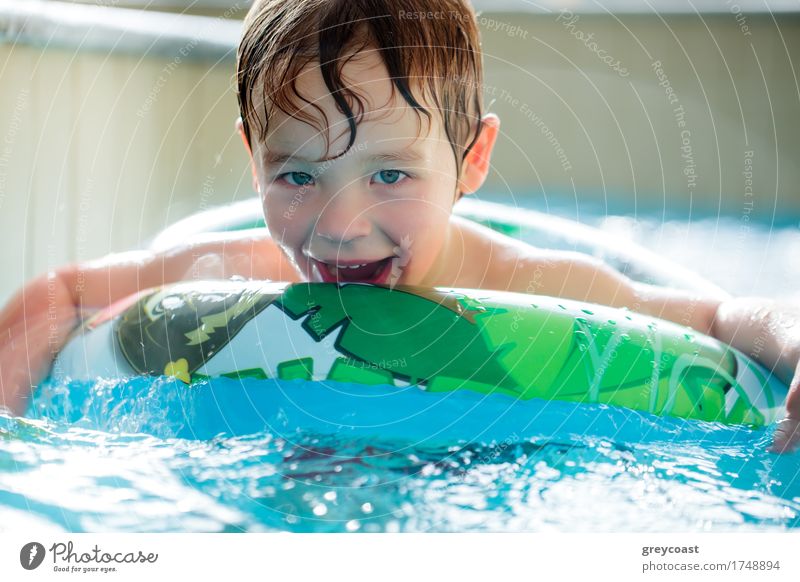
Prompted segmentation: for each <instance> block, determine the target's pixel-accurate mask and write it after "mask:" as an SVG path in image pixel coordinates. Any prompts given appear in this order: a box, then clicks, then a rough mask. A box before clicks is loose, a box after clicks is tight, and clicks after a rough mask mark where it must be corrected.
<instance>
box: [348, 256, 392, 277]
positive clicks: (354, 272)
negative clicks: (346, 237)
mask: <svg viewBox="0 0 800 582" xmlns="http://www.w3.org/2000/svg"><path fill="white" fill-rule="evenodd" d="M385 262H386V260H385V259H384V260H383V261H377V262H375V263H367V264H366V265H364V266H363V267H358V268H357V269H350V268H346V267H340V268H338V269H337V270H336V271H337V272H338V273H339V280H340V281H364V280H366V279H372V278H373V277H374V276H375V275H377V274H378V271H379V270H380V268H381V267H382V266H383V264H384V263H385Z"/></svg>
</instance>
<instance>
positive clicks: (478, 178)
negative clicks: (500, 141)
mask: <svg viewBox="0 0 800 582" xmlns="http://www.w3.org/2000/svg"><path fill="white" fill-rule="evenodd" d="M481 125H482V127H481V132H480V135H478V139H477V140H475V143H474V144H472V148H471V149H470V150H469V153H468V154H467V157H466V158H464V163H463V165H462V166H461V177H460V179H459V181H458V190H459V192H460V193H461V194H462V195H463V194H472V193H473V192H475V191H477V190H478V189H479V188H480V187H481V186H482V185H483V182H484V181H485V180H486V176H487V175H488V174H489V166H490V161H491V158H492V149H494V144H495V141H497V134H498V133H499V132H500V118H499V117H497V115H495V114H494V113H487V114H486V115H485V116H484V117H483V119H481Z"/></svg>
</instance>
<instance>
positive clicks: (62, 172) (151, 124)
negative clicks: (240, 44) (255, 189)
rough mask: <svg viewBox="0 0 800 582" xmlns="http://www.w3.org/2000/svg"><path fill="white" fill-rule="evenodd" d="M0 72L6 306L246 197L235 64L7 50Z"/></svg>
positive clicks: (2, 50) (0, 221) (1, 259)
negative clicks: (27, 284) (33, 284)
mask: <svg viewBox="0 0 800 582" xmlns="http://www.w3.org/2000/svg"><path fill="white" fill-rule="evenodd" d="M0 62H2V63H5V68H3V69H2V73H0V75H2V85H3V89H2V91H0V229H2V232H3V233H4V240H5V241H6V244H7V245H8V246H7V247H6V250H5V251H4V252H3V253H2V254H0V270H2V272H3V273H5V274H6V276H5V277H4V278H3V283H2V285H0V297H2V296H3V295H7V293H8V292H9V291H10V289H12V288H14V287H16V286H17V285H18V284H19V283H20V282H21V281H22V280H23V279H28V278H30V277H31V276H33V275H35V274H38V273H40V272H43V271H44V270H46V269H48V268H51V267H53V266H55V265H59V264H61V263H63V262H65V261H68V260H76V259H88V258H92V257H96V256H100V255H102V254H105V253H107V252H110V251H120V250H126V249H129V248H133V247H136V246H141V245H144V244H146V243H147V241H148V240H149V238H150V237H151V236H152V235H153V234H155V233H156V232H158V231H159V230H160V229H162V228H163V227H164V226H166V225H167V224H169V223H171V222H173V221H175V220H177V219H178V218H181V217H183V216H185V215H186V214H189V213H191V212H193V211H195V210H198V209H201V208H204V207H210V206H213V205H218V204H224V203H226V202H229V201H231V200H232V199H233V198H234V196H235V194H236V193H239V194H241V195H242V196H246V195H248V194H249V191H250V181H249V173H247V172H246V171H245V170H246V158H245V157H244V155H243V153H244V150H243V148H242V145H241V141H239V138H238V134H236V133H235V132H234V130H233V123H234V120H235V119H236V116H237V115H238V113H237V106H236V99H235V96H234V94H233V92H232V89H231V83H232V69H231V66H232V65H231V63H230V62H229V61H228V62H223V63H220V64H217V65H214V64H213V63H206V62H197V63H195V62H188V61H186V62H183V63H181V64H179V65H178V66H177V67H170V66H169V65H170V63H172V61H171V59H165V58H157V59H139V58H138V57H130V56H122V55H114V56H112V57H110V58H106V56H105V55H100V54H93V53H77V54H76V53H75V52H74V51H66V50H56V49H50V50H46V51H42V50H40V49H37V48H30V47H23V46H20V45H17V46H14V47H10V46H8V45H6V46H3V45H0ZM165 67H167V68H166V69H165ZM165 71H171V72H169V73H166V72H165ZM160 78H163V79H164V80H162V81H159V79H160Z"/></svg>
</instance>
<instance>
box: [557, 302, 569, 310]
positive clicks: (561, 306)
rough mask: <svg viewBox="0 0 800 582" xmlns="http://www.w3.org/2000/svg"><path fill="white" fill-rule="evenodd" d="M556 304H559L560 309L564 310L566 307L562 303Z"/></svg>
mask: <svg viewBox="0 0 800 582" xmlns="http://www.w3.org/2000/svg"><path fill="white" fill-rule="evenodd" d="M558 306H559V307H560V308H561V309H564V310H566V309H567V308H566V307H564V306H563V305H561V304H560V303H559V304H558Z"/></svg>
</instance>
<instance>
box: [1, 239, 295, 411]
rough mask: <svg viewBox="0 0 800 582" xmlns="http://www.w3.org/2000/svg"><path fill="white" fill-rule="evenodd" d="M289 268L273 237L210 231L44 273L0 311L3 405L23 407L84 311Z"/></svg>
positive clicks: (286, 273) (278, 274)
mask: <svg viewBox="0 0 800 582" xmlns="http://www.w3.org/2000/svg"><path fill="white" fill-rule="evenodd" d="M290 271H291V269H290V267H289V266H288V263H287V262H286V261H285V260H284V259H283V256H282V255H281V253H280V251H279V249H278V248H277V246H276V245H275V244H274V243H273V242H272V241H271V240H270V239H265V238H258V237H253V236H243V235H240V234H237V233H233V234H226V235H222V236H216V237H208V236H206V237H203V238H202V239H197V240H194V241H190V242H187V244H185V245H182V246H181V247H178V248H175V249H170V250H167V251H164V252H163V253H153V252H149V251H135V252H130V253H121V254H116V255H109V256H107V257H104V258H102V259H99V260H97V261H91V262H88V263H84V264H79V265H67V266H65V267H61V268H59V269H56V270H55V271H51V272H49V273H47V274H45V275H42V276H40V277H38V278H36V279H34V280H33V281H32V282H30V283H29V284H27V285H26V286H25V287H24V288H23V289H21V290H20V291H19V292H17V293H16V295H14V296H13V297H12V298H11V300H10V301H9V302H8V303H7V304H6V306H5V307H4V308H3V309H2V310H0V407H3V406H4V407H6V408H8V409H10V410H11V411H12V412H14V413H16V414H21V413H23V412H24V410H25V407H26V405H27V398H28V396H29V395H30V392H31V390H32V387H33V386H34V385H35V384H36V383H37V382H38V381H39V379H40V378H41V377H42V376H43V375H44V374H46V373H47V371H48V369H49V367H50V364H51V363H52V359H53V357H54V356H55V354H56V353H57V352H58V350H59V349H60V348H61V347H62V345H63V343H64V341H65V340H66V339H67V337H68V336H69V333H70V332H71V331H72V330H73V329H74V327H75V326H76V325H77V324H78V323H79V321H80V318H81V316H82V312H84V311H90V310H94V309H99V308H102V307H105V306H107V305H110V304H111V303H113V302H115V301H117V300H119V299H122V298H124V297H127V296H128V295H131V294H133V293H136V292H138V291H139V290H141V289H147V288H148V287H155V286H158V285H163V284H167V283H173V282H177V281H181V280H186V279H193V278H194V279H204V278H226V277H230V276H232V275H240V276H244V277H248V278H260V279H275V280H287V279H291V272H290Z"/></svg>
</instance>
